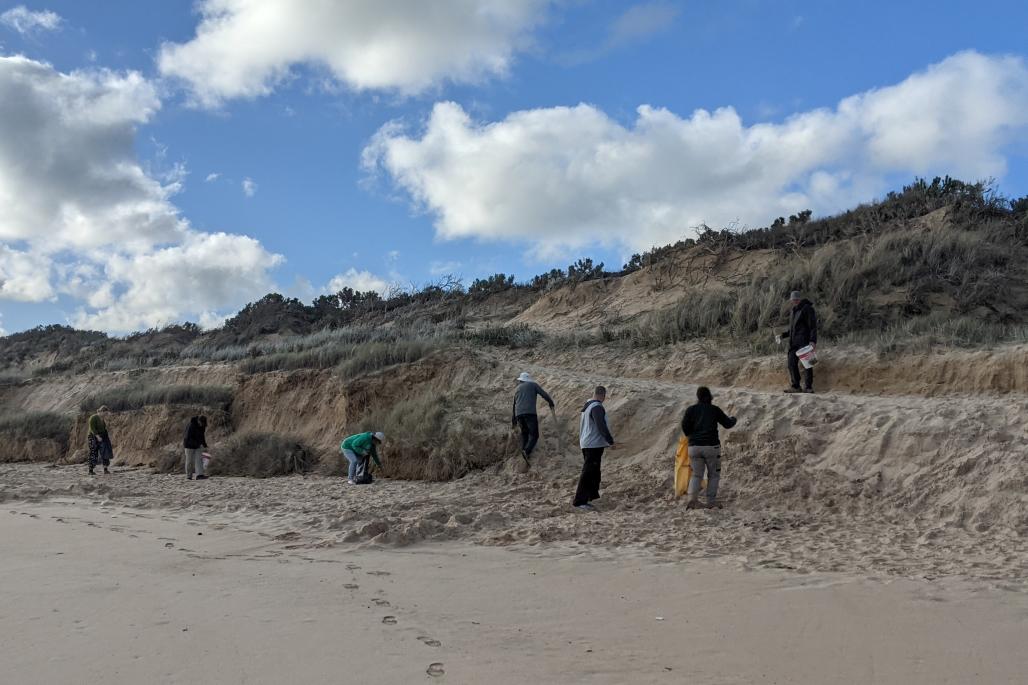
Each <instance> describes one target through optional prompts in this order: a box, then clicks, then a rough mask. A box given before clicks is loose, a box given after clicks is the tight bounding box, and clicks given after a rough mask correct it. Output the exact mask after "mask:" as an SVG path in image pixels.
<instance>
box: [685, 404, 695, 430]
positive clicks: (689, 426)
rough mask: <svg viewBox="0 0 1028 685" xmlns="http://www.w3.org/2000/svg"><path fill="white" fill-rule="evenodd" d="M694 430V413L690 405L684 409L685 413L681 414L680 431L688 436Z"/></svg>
mask: <svg viewBox="0 0 1028 685" xmlns="http://www.w3.org/2000/svg"><path fill="white" fill-rule="evenodd" d="M694 430H696V414H695V412H693V411H692V407H690V408H689V409H686V410H685V414H684V415H683V416H682V433H683V434H684V435H685V436H686V437H689V436H690V435H692V432H693V431H694Z"/></svg>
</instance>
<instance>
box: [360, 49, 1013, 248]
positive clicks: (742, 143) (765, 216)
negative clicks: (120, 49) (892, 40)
mask: <svg viewBox="0 0 1028 685" xmlns="http://www.w3.org/2000/svg"><path fill="white" fill-rule="evenodd" d="M1026 132H1028V68H1026V66H1025V63H1024V61H1023V60H1021V59H1020V58H1016V57H1002V56H999V57H994V56H985V55H981V54H978V53H976V52H964V53H960V54H957V55H954V56H952V57H950V58H948V59H946V60H944V61H942V62H940V63H938V64H935V65H933V66H931V67H929V68H928V69H926V70H924V71H922V72H918V73H915V74H913V75H911V76H910V77H908V78H907V79H906V80H904V81H902V82H901V83H899V84H896V85H893V86H889V87H885V88H881V89H876V90H871V91H867V92H865V93H860V94H858V95H854V96H851V97H848V98H846V99H844V100H842V101H841V102H840V103H839V104H838V105H837V106H836V107H835V108H831V109H828V108H826V109H818V110H812V111H808V112H803V113H800V114H796V115H794V116H792V117H790V118H789V119H787V120H786V121H785V122H783V123H779V124H771V123H760V124H754V125H749V126H747V125H745V124H744V123H743V121H742V120H741V118H740V117H739V115H738V114H737V113H736V111H735V110H734V109H733V108H731V107H724V108H721V109H718V110H716V111H714V112H709V111H706V110H696V111H695V112H693V113H692V114H691V115H690V116H688V117H683V116H679V115H678V114H675V113H673V112H670V111H668V110H666V109H660V108H655V107H650V106H645V105H644V106H641V107H639V108H638V112H637V117H636V119H635V121H634V122H633V123H632V124H631V125H629V126H625V125H623V124H621V123H619V122H617V121H615V120H613V119H611V118H610V117H609V116H607V115H606V114H604V113H603V112H602V111H600V110H598V109H597V108H596V107H593V106H591V105H586V104H581V105H578V106H576V107H554V108H547V109H535V110H528V111H520V112H515V113H513V114H510V115H509V116H507V117H506V118H505V119H503V120H502V121H498V122H493V123H479V122H475V121H473V120H472V118H471V117H470V116H469V115H468V114H467V113H466V112H465V111H464V110H463V109H462V108H461V107H460V106H459V105H457V104H454V103H452V102H443V103H438V104H436V105H435V107H434V108H433V110H432V114H431V116H430V117H429V119H428V121H427V123H426V125H425V127H424V129H423V130H422V131H419V132H418V133H417V134H411V133H410V132H408V131H407V130H405V129H404V128H403V127H402V126H401V125H400V124H397V123H392V124H389V125H386V126H385V127H383V128H382V129H381V130H380V131H379V132H378V134H377V135H376V136H375V137H374V138H373V140H372V141H371V142H370V143H369V145H368V146H367V147H366V148H365V150H364V156H363V160H364V165H365V167H366V169H367V170H368V171H369V172H371V173H376V172H384V173H385V174H386V175H387V176H388V177H389V178H390V179H391V180H392V182H393V183H394V184H395V185H396V186H398V187H399V188H400V189H402V190H403V191H405V192H406V193H407V194H408V195H409V196H410V198H411V200H412V201H413V203H414V204H415V206H416V207H417V208H419V209H420V210H423V211H426V212H429V213H431V214H433V215H434V216H435V218H436V221H435V226H436V231H437V233H438V235H439V236H440V237H442V238H448V239H456V238H480V239H492V240H503V241H513V242H525V243H530V244H534V245H535V246H536V247H537V248H538V249H539V250H541V251H544V252H547V251H558V250H563V249H567V248H574V247H581V246H583V245H586V244H595V243H603V244H608V245H612V246H621V247H627V248H630V249H642V248H647V247H650V246H652V245H654V244H661V243H666V242H669V241H673V240H675V239H678V238H681V237H682V236H684V235H687V234H688V233H689V232H690V227H694V226H696V225H698V224H700V223H702V222H706V223H709V224H711V225H725V224H727V223H729V222H731V221H733V220H736V219H740V220H741V221H742V222H743V223H744V224H749V225H763V224H765V223H767V222H769V220H770V219H771V218H773V217H775V216H778V215H788V214H790V213H793V212H796V211H798V210H802V209H805V208H810V209H813V210H814V211H815V212H816V213H819V214H823V213H827V212H833V211H837V210H840V209H842V208H845V207H847V206H849V205H851V204H853V203H854V202H857V201H861V200H867V199H870V198H872V197H873V196H874V195H875V194H876V193H880V192H881V191H882V190H883V189H885V188H886V187H888V183H889V179H890V178H891V177H894V176H895V175H896V174H908V175H909V174H932V173H950V174H954V175H958V176H964V177H968V178H982V177H988V176H998V175H1001V174H1002V173H1003V172H1004V170H1005V168H1006V161H1005V155H1004V152H1005V149H1006V147H1007V146H1008V145H1009V144H1010V143H1011V142H1012V141H1014V140H1015V139H1018V138H1023V137H1024V136H1025V134H1026Z"/></svg>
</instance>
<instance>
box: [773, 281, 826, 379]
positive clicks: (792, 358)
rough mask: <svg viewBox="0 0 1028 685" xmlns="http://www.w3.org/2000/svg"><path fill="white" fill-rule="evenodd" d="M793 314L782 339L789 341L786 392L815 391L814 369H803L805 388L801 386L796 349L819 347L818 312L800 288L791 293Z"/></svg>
mask: <svg viewBox="0 0 1028 685" xmlns="http://www.w3.org/2000/svg"><path fill="white" fill-rule="evenodd" d="M789 300H790V301H791V302H792V314H791V315H790V316H789V330H787V331H785V332H784V333H782V335H781V336H780V337H781V338H782V340H788V341H789V351H788V355H789V356H788V364H789V380H790V385H789V388H788V389H787V390H786V391H785V392H790V393H792V392H814V369H804V370H803V388H802V389H801V388H800V360H799V357H797V356H796V350H798V349H800V348H801V347H806V346H807V345H813V346H815V347H817V313H816V312H815V311H814V303H813V302H811V301H810V300H807V299H804V298H803V295H802V293H800V291H799V290H794V291H792V294H791V295H789Z"/></svg>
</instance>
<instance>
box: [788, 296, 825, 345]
mask: <svg viewBox="0 0 1028 685" xmlns="http://www.w3.org/2000/svg"><path fill="white" fill-rule="evenodd" d="M782 337H783V338H788V339H789V349H790V350H798V349H800V348H801V347H806V346H807V345H809V344H811V343H817V313H816V312H815V311H814V303H813V302H811V301H810V300H800V303H799V304H798V305H796V306H795V307H793V308H792V315H791V316H790V317H789V330H787V331H786V332H785V333H783V334H782Z"/></svg>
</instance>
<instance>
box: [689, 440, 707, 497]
mask: <svg viewBox="0 0 1028 685" xmlns="http://www.w3.org/2000/svg"><path fill="white" fill-rule="evenodd" d="M703 454H704V453H703V448H702V447H690V448H689V466H690V467H691V468H692V477H691V478H689V490H688V494H689V501H690V502H696V501H698V500H699V498H700V487H701V486H702V485H703V472H704V470H705V469H706V468H707V462H706V461H705V460H704V457H703Z"/></svg>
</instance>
